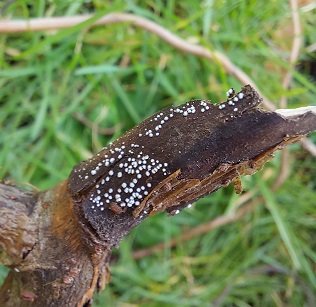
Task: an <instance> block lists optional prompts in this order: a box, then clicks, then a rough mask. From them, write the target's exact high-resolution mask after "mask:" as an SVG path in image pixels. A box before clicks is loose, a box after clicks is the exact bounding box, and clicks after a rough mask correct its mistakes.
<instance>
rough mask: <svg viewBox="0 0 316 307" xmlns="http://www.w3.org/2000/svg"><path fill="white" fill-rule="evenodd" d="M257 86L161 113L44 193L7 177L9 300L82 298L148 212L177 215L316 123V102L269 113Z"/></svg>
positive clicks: (3, 213) (1, 234)
mask: <svg viewBox="0 0 316 307" xmlns="http://www.w3.org/2000/svg"><path fill="white" fill-rule="evenodd" d="M260 102H261V98H260V97H259V96H258V94H257V93H256V92H255V91H254V89H253V88H251V87H250V86H245V87H244V88H243V89H242V90H241V91H240V92H239V93H235V92H234V91H232V90H230V91H229V92H228V98H227V100H226V101H225V102H223V103H221V104H219V105H213V104H211V103H210V102H208V101H204V100H194V101H191V102H188V103H187V104H185V105H183V106H180V107H178V108H171V109H167V110H164V111H162V112H159V113H157V114H155V115H153V116H152V117H150V118H149V119H147V120H145V121H144V122H143V123H141V124H140V125H139V126H137V127H135V128H134V129H132V130H130V131H129V132H128V133H126V134H125V135H124V136H122V137H121V138H120V139H118V140H117V141H116V142H114V143H113V144H111V145H109V146H108V147H106V148H104V149H103V150H102V151H100V152H99V153H98V154H96V155H95V156H94V157H92V158H91V159H89V160H87V161H84V162H82V163H80V164H79V165H78V166H76V167H75V168H74V170H73V171H72V173H71V174H70V176H69V179H68V180H66V181H64V182H62V183H61V184H59V185H58V186H57V187H55V188H53V189H51V190H48V191H43V192H24V191H21V190H20V189H18V188H16V187H11V186H8V185H5V184H0V248H1V249H0V261H1V263H3V264H5V265H7V266H9V267H10V268H11V269H12V270H11V272H10V273H9V275H8V277H7V279H6V281H5V283H4V285H3V287H2V288H1V290H0V305H1V306H75V305H77V306H83V305H84V304H86V303H90V302H91V300H92V296H93V293H94V292H95V291H96V290H98V289H103V288H104V287H105V285H106V283H107V281H108V280H109V270H108V263H109V257H110V253H111V249H112V248H113V247H114V246H117V245H118V244H119V242H120V240H121V239H122V238H123V237H124V236H126V235H127V234H128V233H129V232H130V230H131V229H132V228H133V227H135V226H137V225H138V224H139V223H141V222H142V221H143V220H144V219H145V218H147V217H149V216H150V215H152V214H155V213H157V212H162V211H166V212H167V213H169V214H171V215H173V214H177V213H178V212H179V211H180V210H181V209H183V208H185V207H186V206H188V204H190V203H191V202H193V201H195V200H197V199H199V198H201V197H203V196H205V195H208V194H210V193H212V192H214V191H216V190H217V189H219V188H221V187H223V186H226V185H228V184H229V183H231V182H232V183H234V185H235V187H236V191H237V192H240V191H241V186H240V180H239V177H240V176H241V175H244V174H252V173H254V172H255V171H257V170H258V169H259V168H260V167H262V165H263V164H264V163H265V162H266V161H267V160H269V159H270V158H271V157H272V156H273V153H274V152H275V151H276V150H278V149H282V148H283V147H284V146H285V145H287V144H290V143H293V142H296V141H298V140H299V139H300V138H301V137H302V136H303V135H306V134H307V133H309V132H312V131H314V130H316V114H315V112H314V110H313V109H304V110H302V109H300V110H299V111H297V112H294V113H293V112H287V111H286V110H285V111H284V110H279V112H266V111H263V110H261V109H259V108H258V105H259V104H260Z"/></svg>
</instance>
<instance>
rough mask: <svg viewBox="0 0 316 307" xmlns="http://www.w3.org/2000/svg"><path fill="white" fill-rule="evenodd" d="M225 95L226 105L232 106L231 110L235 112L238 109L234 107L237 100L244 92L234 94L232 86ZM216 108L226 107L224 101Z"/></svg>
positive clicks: (241, 97)
mask: <svg viewBox="0 0 316 307" xmlns="http://www.w3.org/2000/svg"><path fill="white" fill-rule="evenodd" d="M226 95H227V97H228V99H227V105H228V106H232V107H234V108H233V111H234V112H237V111H238V107H236V104H237V103H238V101H239V100H242V99H243V98H244V94H243V93H242V92H240V93H238V94H237V95H235V91H234V89H233V88H230V89H229V90H228V91H227V92H226ZM218 108H219V109H220V110H222V109H225V108H226V103H221V104H220V105H219V106H218Z"/></svg>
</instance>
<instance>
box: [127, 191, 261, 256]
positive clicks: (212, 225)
mask: <svg viewBox="0 0 316 307" xmlns="http://www.w3.org/2000/svg"><path fill="white" fill-rule="evenodd" d="M253 195H254V192H248V193H245V194H244V197H243V199H242V202H244V203H245V202H248V201H249V200H250V199H251V198H252V197H253ZM238 203H241V201H238ZM257 203H258V198H256V199H254V200H252V201H250V202H249V203H248V204H246V205H243V206H242V207H240V208H239V209H237V210H236V211H235V212H234V213H231V214H225V215H221V216H219V217H217V218H215V219H213V220H212V221H210V222H207V223H204V224H201V225H198V226H197V227H194V228H191V229H188V230H186V231H184V232H183V233H182V234H181V235H180V236H178V237H176V238H173V239H171V240H170V241H168V242H163V243H159V244H156V245H154V246H151V247H149V248H145V249H140V250H137V251H135V252H134V253H133V258H134V259H140V258H143V257H147V256H150V255H152V254H154V253H157V252H159V251H161V250H164V249H166V248H172V247H174V246H176V245H178V244H179V243H180V242H185V241H189V240H191V239H192V238H194V237H197V236H201V235H202V234H205V233H208V232H210V231H212V230H214V229H216V228H219V227H221V226H224V225H226V224H230V223H233V222H235V221H237V220H239V219H241V218H242V217H243V216H245V215H246V214H247V213H249V212H251V211H252V210H253V209H254V208H255V206H256V205H257Z"/></svg>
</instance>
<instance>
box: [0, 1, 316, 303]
mask: <svg viewBox="0 0 316 307" xmlns="http://www.w3.org/2000/svg"><path fill="white" fill-rule="evenodd" d="M6 2H8V1H2V2H1V3H0V10H1V8H3V10H2V11H1V13H2V15H3V16H7V17H15V18H29V17H42V16H58V15H74V14H83V13H89V12H90V13H91V12H95V13H97V14H99V15H100V14H104V13H110V12H113V11H125V12H127V11H128V12H131V13H135V14H138V15H141V16H143V17H147V18H149V19H151V20H153V21H156V22H158V23H159V24H161V25H163V26H165V27H166V28H168V29H170V30H171V31H173V32H174V33H177V34H178V35H179V36H181V37H183V38H185V39H190V40H195V41H198V42H200V43H201V44H202V45H204V46H206V47H208V48H210V49H212V50H219V51H222V52H224V53H225V54H226V55H227V56H228V57H229V58H230V59H231V60H232V62H233V63H235V64H236V65H237V66H239V67H240V68H242V69H243V70H245V72H246V73H247V74H249V75H250V76H251V78H253V79H254V80H255V82H256V83H257V84H258V86H259V88H260V89H261V90H262V92H263V93H264V94H265V95H266V96H268V97H269V98H270V99H271V100H273V101H275V102H276V103H277V102H278V101H279V99H280V97H281V96H282V95H283V94H286V95H287V97H288V100H289V107H298V106H306V105H313V104H315V94H316V85H315V79H312V77H311V76H309V75H307V74H306V73H304V72H302V71H296V72H294V82H293V86H292V88H291V89H290V90H289V91H287V92H285V91H284V90H283V89H282V86H281V84H282V72H284V71H286V69H289V67H288V62H287V56H288V55H289V51H288V50H289V48H290V46H291V43H290V40H288V42H287V41H286V37H285V35H283V34H282V31H283V30H284V29H286V27H288V26H289V25H290V24H291V14H290V10H289V5H288V2H287V1H285V0H280V1H242V0H239V1H237V0H235V1H227V2H225V1H215V0H206V1H203V2H200V1H172V0H171V1H159V0H151V1H136V0H134V1H132V0H129V1H122V0H113V1H100V0H92V1H84V0H82V1H79V0H77V1H70V0H67V1H61V0H52V1H44V0H35V1H30V0H28V1H27V0H18V1H14V2H12V4H11V5H9V6H7V7H5V3H6ZM315 21H316V10H313V11H309V12H304V13H301V22H302V25H303V28H304V33H303V34H304V42H305V44H306V45H308V44H312V43H314V42H315V41H316V32H315V27H316V22H315ZM91 23H92V20H90V21H88V22H86V23H84V24H81V25H78V26H76V27H74V28H72V29H67V30H62V31H59V32H57V33H24V34H15V35H1V36H0V129H1V132H0V179H9V180H11V181H14V182H17V183H19V184H21V185H22V186H25V187H27V186H28V185H29V184H31V185H34V186H36V187H38V188H40V189H46V188H49V187H52V186H54V185H55V184H56V183H58V182H59V181H61V180H62V179H64V178H66V177H67V176H68V175H69V172H70V171H71V169H72V167H73V166H74V165H75V164H76V163H78V162H79V161H81V160H82V159H86V158H87V157H89V156H91V155H92V153H95V152H97V151H98V150H100V149H101V148H102V147H103V146H105V145H106V144H107V143H108V142H110V141H112V140H114V139H115V138H117V137H118V136H120V135H121V134H122V133H124V132H125V131H126V130H128V129H130V128H131V127H133V126H134V125H135V124H137V123H138V122H140V121H141V120H143V119H144V118H146V117H147V116H149V115H151V114H152V113H154V112H155V111H157V110H160V109H162V108H164V107H167V106H170V105H178V104H181V103H183V102H185V101H187V100H189V99H191V98H203V99H211V100H212V101H217V100H220V99H223V98H224V96H225V92H226V90H227V89H228V88H229V87H231V86H233V87H236V88H239V87H240V86H241V84H240V82H239V81H238V80H236V79H235V78H234V77H233V76H231V75H229V74H228V73H227V72H225V71H224V70H223V68H222V66H221V65H220V64H219V63H217V62H214V61H210V60H204V59H199V58H197V57H194V56H191V55H186V54H183V53H181V52H179V51H177V50H175V49H173V48H172V47H171V46H169V45H168V44H166V43H165V42H163V41H161V40H160V39H159V38H158V37H157V36H155V35H153V34H150V33H147V32H146V31H144V30H141V29H139V28H135V27H132V26H130V25H128V24H119V25H110V26H106V27H102V26H101V27H96V28H93V29H89V30H87V26H88V25H89V24H91ZM282 29H283V30H282ZM284 31H285V30H284ZM280 33H281V34H280ZM282 46H283V47H284V46H285V47H284V48H283V49H282ZM286 46H287V47H286ZM311 60H314V61H315V53H314V54H308V53H307V52H306V51H305V49H304V48H303V49H302V50H301V54H300V61H311ZM123 62H125V63H128V64H127V65H126V66H122V63H123ZM163 63H165V64H163ZM75 113H79V114H80V115H82V116H84V117H85V118H86V119H88V120H90V121H91V122H93V123H94V128H93V129H91V127H87V126H86V125H84V124H82V123H81V122H79V121H78V120H77V119H76V116H75ZM109 127H115V128H116V129H115V132H114V134H113V135H111V136H105V135H102V134H101V133H99V131H100V129H99V128H109ZM311 138H312V139H313V140H314V142H315V141H316V136H315V134H314V135H312V136H311ZM290 151H291V175H290V177H289V178H288V180H287V181H286V183H285V184H284V185H283V186H282V187H281V188H280V189H279V190H278V191H277V192H272V190H271V187H272V184H273V182H274V179H275V178H276V177H277V175H278V172H279V168H280V155H279V154H277V155H276V157H275V159H274V160H273V161H272V162H270V163H269V164H268V165H266V167H265V170H266V171H268V173H269V178H268V179H264V178H263V174H264V171H265V170H263V171H261V172H259V173H258V174H256V175H255V176H252V177H245V178H244V179H243V183H244V186H245V189H246V190H251V189H255V188H257V189H258V191H259V192H258V194H259V195H261V196H262V197H263V199H264V201H262V203H261V204H258V206H257V207H256V209H255V210H254V211H253V212H252V213H249V214H247V215H246V216H244V217H243V218H242V220H240V221H238V222H236V223H233V224H230V225H226V226H224V227H222V228H219V229H217V230H215V231H212V232H210V233H207V234H205V235H203V236H201V237H198V238H194V239H192V240H190V241H188V242H184V243H180V244H179V245H178V246H177V247H176V248H174V249H166V250H164V251H162V252H160V253H158V254H155V255H153V256H150V257H146V258H143V259H141V260H138V261H135V260H133V258H132V252H133V250H136V249H137V248H144V247H149V246H152V245H154V244H156V243H159V242H162V241H168V240H169V239H170V238H172V237H174V236H176V235H178V234H180V233H181V232H182V231H183V230H184V229H186V228H188V227H194V226H196V225H199V224H201V223H204V222H207V221H210V220H212V219H213V218H215V217H217V216H219V215H221V214H224V213H225V212H228V211H230V210H231V209H232V207H231V204H232V201H233V200H235V199H236V195H235V194H234V192H233V191H232V189H231V188H226V189H224V190H221V191H218V192H216V193H214V194H213V195H211V196H210V197H207V198H205V199H203V200H201V201H199V202H198V204H196V205H195V206H194V208H192V209H187V210H184V212H182V213H181V214H180V215H178V216H176V217H173V218H170V217H167V216H166V215H163V214H160V215H157V216H154V217H153V218H152V219H150V220H147V221H145V222H144V223H143V224H142V225H140V226H139V227H138V228H137V229H135V230H134V231H133V232H132V233H131V234H130V235H129V236H128V237H127V238H126V239H124V241H123V242H122V244H121V246H120V249H119V250H117V251H116V252H115V254H116V256H117V261H116V262H115V263H114V264H113V266H112V280H111V283H110V285H109V286H108V287H107V289H106V290H105V291H104V292H103V293H101V294H99V295H98V296H97V298H96V300H95V306H105V305H106V306H210V305H215V306H216V304H217V306H240V307H244V306H284V305H286V306H315V304H316V295H315V293H316V274H315V271H316V265H315V263H316V241H315V236H316V163H315V159H313V158H312V157H311V156H310V155H309V154H307V153H306V152H305V151H304V150H302V149H301V148H300V147H299V146H298V145H293V146H291V147H290ZM267 267H269V268H273V270H274V273H273V274H272V273H271V274H267V271H266V270H265V268H267ZM5 272H6V271H5V270H4V269H2V271H0V273H1V278H2V276H4V274H5ZM128 304H130V305H128Z"/></svg>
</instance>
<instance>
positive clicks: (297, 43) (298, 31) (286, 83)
mask: <svg viewBox="0 0 316 307" xmlns="http://www.w3.org/2000/svg"><path fill="white" fill-rule="evenodd" d="M290 7H291V13H292V23H293V41H292V49H291V53H290V59H289V69H288V71H287V73H286V74H285V76H284V79H283V82H282V86H283V89H284V90H285V91H287V90H288V89H289V87H290V86H291V83H292V80H293V70H294V69H295V64H296V62H297V60H298V58H299V55H300V49H301V46H302V42H303V41H302V27H301V22H300V16H299V11H298V4H297V0H290ZM280 107H281V108H284V109H285V108H286V107H287V97H286V95H283V96H282V97H281V99H280ZM289 164H290V152H289V149H288V148H284V149H283V151H282V153H281V165H280V172H279V175H278V177H277V178H276V180H275V183H274V185H273V189H274V190H277V189H278V188H279V187H280V186H282V185H283V183H284V182H285V181H286V179H287V178H288V177H289V175H290V168H289Z"/></svg>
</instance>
